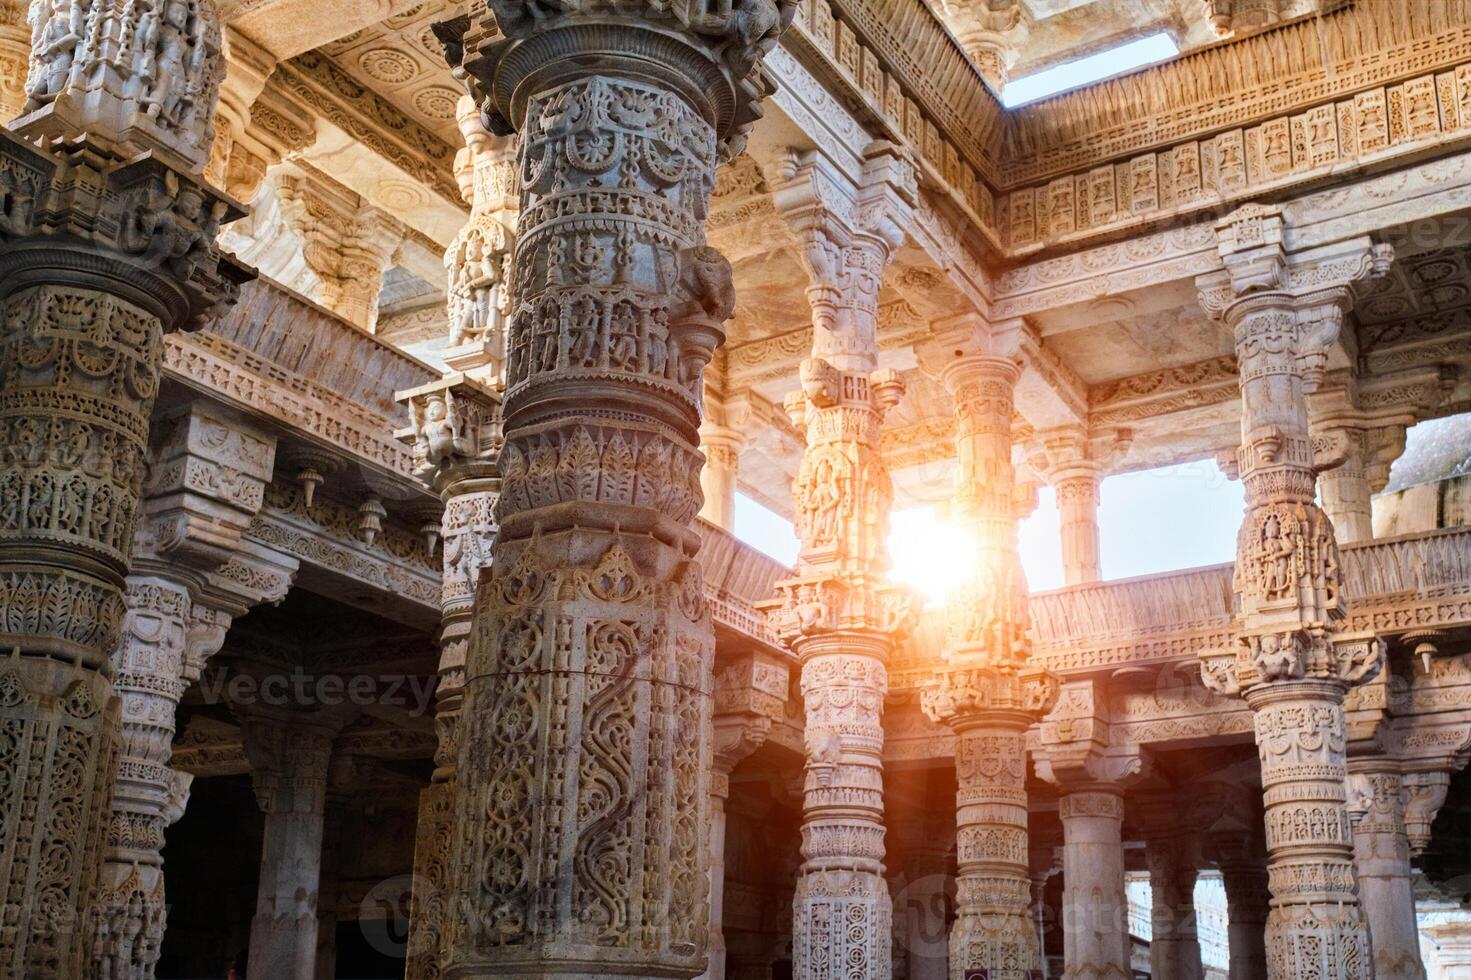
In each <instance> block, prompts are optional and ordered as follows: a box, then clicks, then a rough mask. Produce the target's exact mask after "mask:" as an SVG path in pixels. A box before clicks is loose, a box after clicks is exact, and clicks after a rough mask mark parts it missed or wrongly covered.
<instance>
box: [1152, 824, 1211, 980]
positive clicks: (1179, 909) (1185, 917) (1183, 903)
mask: <svg viewBox="0 0 1471 980" xmlns="http://www.w3.org/2000/svg"><path fill="white" fill-rule="evenodd" d="M1178 813H1179V811H1178V809H1177V810H1176V815H1177V817H1178ZM1152 816H1154V817H1156V818H1158V817H1164V816H1165V815H1164V814H1152ZM1161 822H1162V821H1159V820H1155V821H1151V823H1152V825H1153V826H1152V829H1155V832H1153V833H1151V834H1150V835H1149V836H1148V837H1147V839H1146V842H1145V857H1146V859H1147V860H1148V862H1149V892H1150V899H1151V901H1150V926H1151V934H1150V940H1149V969H1150V976H1155V977H1178V978H1179V980H1200V978H1201V977H1203V976H1204V970H1205V968H1204V966H1203V965H1202V963H1201V960H1200V941H1199V939H1198V938H1197V936H1196V927H1195V922H1196V918H1195V878H1196V872H1197V870H1198V867H1199V853H1198V849H1197V847H1196V846H1195V842H1194V841H1193V840H1192V839H1190V837H1189V836H1187V835H1182V834H1181V833H1179V832H1178V831H1179V829H1180V828H1178V827H1176V828H1175V830H1176V832H1175V833H1169V832H1168V831H1166V830H1165V829H1164V828H1163V827H1160V826H1159V824H1160V823H1161Z"/></svg>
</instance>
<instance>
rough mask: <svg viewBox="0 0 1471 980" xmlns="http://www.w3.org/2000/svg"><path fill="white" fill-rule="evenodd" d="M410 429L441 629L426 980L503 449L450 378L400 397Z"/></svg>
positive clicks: (495, 401) (416, 950)
mask: <svg viewBox="0 0 1471 980" xmlns="http://www.w3.org/2000/svg"><path fill="white" fill-rule="evenodd" d="M395 397H396V398H397V399H398V401H399V402H400V403H405V402H406V403H407V404H408V408H409V418H410V420H411V423H412V424H411V425H410V426H409V427H408V428H406V429H403V430H400V432H399V433H398V435H399V438H400V439H401V440H402V441H404V442H407V443H409V445H410V446H411V447H412V452H413V459H414V470H415V472H416V473H417V474H418V476H419V477H420V479H423V480H425V481H426V482H427V483H429V485H430V487H431V488H432V489H433V490H434V491H435V492H436V493H437V494H438V495H439V499H440V502H441V503H442V504H443V505H444V511H443V513H442V515H441V518H440V522H439V540H440V558H441V563H440V568H441V573H442V574H441V578H440V628H439V665H438V670H437V675H438V683H437V684H436V686H435V688H434V728H435V734H436V736H437V744H436V746H435V751H434V772H433V774H432V775H431V776H430V783H429V786H428V787H426V788H425V789H424V790H423V791H422V792H421V793H420V795H419V820H418V824H417V826H416V828H415V842H414V886H413V894H412V895H411V897H410V902H411V905H410V909H409V936H408V951H407V956H406V963H405V967H404V970H405V976H406V977H407V978H408V980H434V978H437V977H438V976H439V975H440V969H441V963H442V961H443V957H444V952H445V950H444V930H445V920H446V916H447V915H448V913H449V904H450V900H451V896H450V893H449V880H448V879H449V874H450V869H449V845H450V837H451V836H452V833H453V827H452V826H451V818H452V815H453V813H454V795H455V787H456V765H457V763H458V758H459V748H460V742H459V738H460V711H461V708H462V707H463V704H464V691H465V658H466V654H467V652H468V649H469V645H470V633H471V628H472V625H473V620H474V611H475V608H474V607H475V591H476V588H477V586H478V585H479V582H480V577H481V575H482V574H483V573H484V570H485V569H486V567H487V566H489V564H490V555H491V548H492V546H493V544H494V542H495V532H496V522H495V502H496V499H497V498H498V497H499V495H500V477H499V475H498V474H497V473H496V460H497V458H498V456H499V453H500V448H501V404H500V397H501V395H500V392H499V391H498V390H497V389H494V388H490V387H487V386H485V385H482V384H479V383H476V382H474V381H471V380H470V379H469V378H467V377H466V376H464V375H462V374H459V373H454V374H449V375H446V376H445V377H443V378H441V379H440V380H438V381H435V382H432V383H430V384H427V385H424V386H422V387H419V388H414V389H412V390H409V391H400V392H398V393H397V394H396V396H395Z"/></svg>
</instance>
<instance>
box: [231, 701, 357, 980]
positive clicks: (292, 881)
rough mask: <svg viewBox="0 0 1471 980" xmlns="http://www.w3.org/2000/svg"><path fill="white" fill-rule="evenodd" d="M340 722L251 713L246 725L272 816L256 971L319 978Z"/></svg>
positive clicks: (283, 977) (255, 939)
mask: <svg viewBox="0 0 1471 980" xmlns="http://www.w3.org/2000/svg"><path fill="white" fill-rule="evenodd" d="M339 726H340V721H339V720H336V719H327V718H316V717H313V716H295V715H292V714H291V713H290V712H284V711H267V710H265V709H260V710H256V711H252V712H251V713H250V714H249V715H248V716H247V717H246V718H245V719H244V720H243V724H242V728H243V732H244V736H245V751H246V754H247V756H249V758H250V760H251V765H252V767H253V768H252V771H251V781H252V785H253V786H254V788H255V797H256V801H257V803H258V804H259V805H260V808H261V810H262V811H263V812H264V813H265V815H266V820H265V836H264V838H263V840H262V842H261V859H260V881H259V884H258V886H257V891H256V902H255V916H254V918H252V919H251V920H250V951H249V957H250V972H251V973H253V974H256V975H258V976H264V977H270V978H272V980H278V978H279V980H313V978H314V977H315V975H316V965H317V912H318V909H317V892H318V886H319V884H320V879H321V870H322V824H323V816H324V813H325V808H326V794H327V770H328V766H329V764H330V762H331V758H332V742H333V740H334V739H335V738H336V735H337V729H338V727H339Z"/></svg>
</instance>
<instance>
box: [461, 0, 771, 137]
mask: <svg viewBox="0 0 1471 980" xmlns="http://www.w3.org/2000/svg"><path fill="white" fill-rule="evenodd" d="M492 9H493V12H494V19H493V20H492V19H491V18H485V19H483V20H482V21H480V22H479V23H477V24H474V25H466V26H467V28H468V29H467V30H466V32H465V33H464V35H463V36H462V37H461V38H460V39H459V40H458V43H451V44H447V45H446V48H447V51H446V54H447V57H448V60H449V61H450V62H451V67H462V68H463V69H464V71H465V72H466V73H467V74H468V75H469V76H470V79H471V82H470V84H471V86H472V92H473V94H474V95H476V97H477V100H478V101H479V103H480V109H481V112H482V113H483V114H484V116H485V118H486V120H487V122H488V123H489V125H490V128H491V131H492V132H495V133H498V134H504V133H509V132H512V131H514V130H517V129H520V128H521V121H522V118H523V116H524V114H525V112H526V105H527V100H528V97H529V95H530V93H529V92H528V91H526V86H527V85H528V84H534V85H536V86H537V87H538V88H539V89H544V90H545V89H551V88H554V87H555V86H556V85H557V84H558V81H559V78H570V79H575V78H582V77H585V76H586V73H587V68H586V67H585V66H586V65H587V64H589V63H596V64H597V65H598V70H599V71H600V72H602V73H604V74H606V75H608V76H611V77H620V76H624V75H627V76H629V77H632V78H639V77H643V75H644V74H645V73H646V72H647V66H648V64H649V63H650V61H656V62H662V63H665V64H668V65H669V66H670V68H671V69H672V70H671V71H669V72H668V73H667V74H668V76H669V77H668V78H667V79H665V81H666V82H668V83H670V84H672V85H674V87H675V90H676V91H678V92H679V94H680V95H681V96H682V97H683V98H685V99H686V100H687V101H688V102H689V104H690V105H691V106H692V107H695V108H696V109H698V110H699V111H700V113H701V114H702V115H703V116H704V117H705V118H707V119H710V120H711V121H712V122H713V129H714V135H715V137H716V140H717V141H718V144H719V147H720V151H721V154H722V155H723V156H724V157H725V158H726V159H729V158H730V157H734V156H736V155H737V154H739V153H740V152H741V150H742V149H744V147H745V142H746V135H747V134H748V133H749V131H750V129H751V126H753V125H754V124H755V122H756V119H757V118H759V116H760V103H761V100H762V99H764V98H765V97H766V96H767V95H769V94H771V92H773V91H774V90H775V87H776V86H775V82H774V80H773V79H772V78H771V76H770V75H769V73H768V72H767V71H766V69H765V68H764V66H762V64H761V61H762V58H763V57H764V56H765V55H766V54H767V52H769V51H770V50H771V49H772V48H773V47H774V46H775V44H776V40H777V38H778V37H779V36H780V35H781V33H782V32H783V31H784V30H785V29H786V28H787V26H788V25H789V24H790V23H791V21H792V17H793V15H794V14H795V13H796V3H795V0H763V2H761V3H759V4H756V5H755V6H752V7H749V8H741V9H739V10H738V9H735V8H732V9H729V10H727V11H725V12H724V13H723V14H722V13H718V12H717V11H716V9H714V8H712V10H711V11H710V12H708V13H707V14H706V15H705V16H703V17H700V18H698V19H696V18H693V17H691V16H690V15H691V13H692V12H693V11H692V10H691V9H689V8H683V7H669V6H665V5H661V4H658V3H653V2H640V3H634V4H627V5H624V6H623V7H620V8H619V10H618V13H617V14H616V15H613V16H599V15H597V14H593V13H584V12H583V11H582V10H581V9H579V8H569V9H567V10H559V11H557V12H555V13H554V14H552V15H551V16H548V14H547V11H546V10H544V9H542V8H539V7H537V5H536V4H534V3H530V2H527V0H498V2H497V3H496V4H495V5H494V7H493V8H492ZM588 24H595V25H596V26H597V29H596V30H591V31H589V30H586V29H585V27H586V25H588ZM457 56H459V57H457ZM461 58H462V59H463V60H460V59H461ZM548 66H550V67H548Z"/></svg>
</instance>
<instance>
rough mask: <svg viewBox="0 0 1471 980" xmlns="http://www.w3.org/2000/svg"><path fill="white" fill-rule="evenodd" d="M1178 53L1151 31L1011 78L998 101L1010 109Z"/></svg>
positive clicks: (1164, 37)
mask: <svg viewBox="0 0 1471 980" xmlns="http://www.w3.org/2000/svg"><path fill="white" fill-rule="evenodd" d="M1179 53H1180V48H1179V46H1178V45H1177V44H1175V41H1174V39H1173V38H1172V37H1170V36H1169V35H1168V34H1151V35H1149V36H1148V37H1141V38H1137V39H1135V40H1133V41H1130V42H1128V43H1127V44H1120V45H1118V46H1117V47H1113V48H1109V49H1108V50H1106V51H1100V52H1098V53H1097V54H1092V55H1089V56H1088V57H1086V58H1079V59H1078V60H1077V61H1069V62H1065V63H1063V64H1060V65H1053V66H1052V67H1051V68H1045V69H1043V70H1042V71H1039V72H1036V73H1035V74H1032V75H1027V76H1024V77H1022V78H1013V79H1011V80H1010V81H1008V82H1007V83H1006V86H1005V88H1003V89H1002V90H1001V104H1002V105H1004V106H1006V107H1007V108H1008V109H1010V108H1013V107H1015V106H1019V105H1024V104H1025V103H1028V102H1035V101H1036V100H1037V99H1045V98H1047V96H1049V95H1056V94H1057V93H1059V92H1066V91H1069V90H1071V89H1075V88H1081V87H1082V86H1084V85H1089V84H1092V83H1093V82H1097V81H1101V80H1102V79H1105V78H1110V77H1112V76H1114V75H1121V74H1123V73H1124V72H1126V71H1132V70H1133V69H1135V68H1142V67H1143V66H1145V65H1152V64H1154V63H1155V62H1158V61H1164V60H1165V59H1167V58H1173V57H1174V56H1175V55H1177V54H1179Z"/></svg>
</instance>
